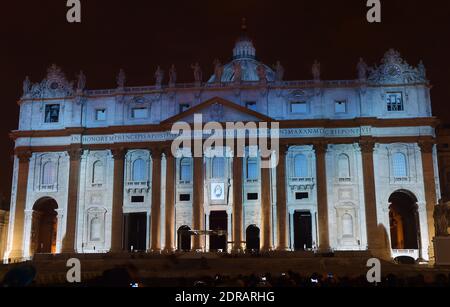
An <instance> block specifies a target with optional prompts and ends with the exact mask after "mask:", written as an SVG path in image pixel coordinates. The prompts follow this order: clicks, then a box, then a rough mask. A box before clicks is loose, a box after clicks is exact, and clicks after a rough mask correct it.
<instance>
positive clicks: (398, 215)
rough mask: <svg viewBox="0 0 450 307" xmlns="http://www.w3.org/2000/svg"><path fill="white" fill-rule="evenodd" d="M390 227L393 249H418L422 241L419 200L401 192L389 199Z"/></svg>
mask: <svg viewBox="0 0 450 307" xmlns="http://www.w3.org/2000/svg"><path fill="white" fill-rule="evenodd" d="M389 203H390V206H389V227H390V233H391V247H392V249H418V248H419V240H420V230H419V215H418V212H417V198H416V197H415V196H414V194H412V193H411V192H409V191H404V190H399V191H397V192H394V193H393V194H392V195H391V196H390V197H389Z"/></svg>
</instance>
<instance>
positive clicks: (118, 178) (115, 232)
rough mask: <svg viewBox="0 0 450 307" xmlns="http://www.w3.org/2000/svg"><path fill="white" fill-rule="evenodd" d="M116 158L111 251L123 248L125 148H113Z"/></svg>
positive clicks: (119, 250) (115, 251) (114, 251)
mask: <svg viewBox="0 0 450 307" xmlns="http://www.w3.org/2000/svg"><path fill="white" fill-rule="evenodd" d="M111 152H112V155H113V158H114V183H113V204H112V218H111V223H112V227H111V252H113V253H117V252H121V251H122V250H123V235H122V233H123V181H124V177H123V174H124V173H123V171H124V157H125V150H124V149H123V148H117V149H113V150H111Z"/></svg>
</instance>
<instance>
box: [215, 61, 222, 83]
mask: <svg viewBox="0 0 450 307" xmlns="http://www.w3.org/2000/svg"><path fill="white" fill-rule="evenodd" d="M213 64H214V76H215V80H214V81H215V82H222V75H223V65H222V63H221V62H220V61H219V59H215V60H214V63H213Z"/></svg>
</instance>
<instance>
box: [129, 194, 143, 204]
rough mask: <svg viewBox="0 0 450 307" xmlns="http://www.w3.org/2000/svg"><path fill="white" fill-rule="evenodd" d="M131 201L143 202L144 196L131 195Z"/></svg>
mask: <svg viewBox="0 0 450 307" xmlns="http://www.w3.org/2000/svg"><path fill="white" fill-rule="evenodd" d="M131 202H132V203H143V202H144V196H131Z"/></svg>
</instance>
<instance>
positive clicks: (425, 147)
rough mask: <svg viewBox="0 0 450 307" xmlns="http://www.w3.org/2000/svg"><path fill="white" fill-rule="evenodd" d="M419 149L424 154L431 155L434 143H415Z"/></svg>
mask: <svg viewBox="0 0 450 307" xmlns="http://www.w3.org/2000/svg"><path fill="white" fill-rule="evenodd" d="M417 144H418V145H419V147H420V150H421V151H422V152H424V153H432V152H433V147H434V144H435V143H434V142H433V141H431V140H430V141H420V142H418V143H417Z"/></svg>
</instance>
